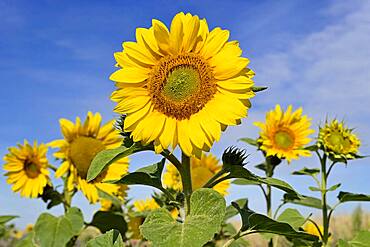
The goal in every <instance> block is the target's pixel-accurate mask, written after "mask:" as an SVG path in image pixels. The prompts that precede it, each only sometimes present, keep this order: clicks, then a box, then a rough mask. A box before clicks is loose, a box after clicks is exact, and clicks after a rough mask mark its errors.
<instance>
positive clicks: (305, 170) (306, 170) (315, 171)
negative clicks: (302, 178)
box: [292, 167, 320, 176]
mask: <svg viewBox="0 0 370 247" xmlns="http://www.w3.org/2000/svg"><path fill="white" fill-rule="evenodd" d="M319 172H320V169H317V168H307V167H304V168H303V169H301V170H299V171H294V172H293V173H292V174H293V175H308V176H314V175H316V174H318V173H319Z"/></svg>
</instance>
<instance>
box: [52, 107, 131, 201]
mask: <svg viewBox="0 0 370 247" xmlns="http://www.w3.org/2000/svg"><path fill="white" fill-rule="evenodd" d="M101 120H102V118H101V116H100V114H99V113H96V114H95V115H94V114H93V113H91V112H88V114H87V117H86V120H85V122H84V123H83V124H82V123H81V120H80V118H78V117H77V118H76V123H73V122H71V121H69V120H67V119H60V121H59V122H60V128H61V130H62V134H63V136H64V139H61V140H55V141H53V142H51V143H50V144H49V145H50V146H51V147H54V148H59V150H58V151H57V152H55V153H54V156H55V157H56V158H59V159H62V160H63V163H62V165H61V166H60V167H59V168H58V170H57V171H56V173H55V176H56V177H60V176H63V175H64V174H67V176H68V189H69V190H73V188H74V187H77V189H79V190H81V191H82V193H83V194H84V195H85V196H86V198H87V199H88V200H89V202H90V203H96V202H97V201H98V199H99V196H98V190H102V191H104V192H106V193H109V194H111V195H116V196H122V193H124V190H125V188H126V187H122V186H119V185H114V184H108V183H104V182H105V181H109V180H117V179H120V178H121V177H122V176H123V175H124V174H126V173H127V171H128V162H129V160H128V158H123V159H120V160H118V161H116V162H114V163H113V164H111V165H110V166H109V167H108V168H107V169H106V170H105V171H103V173H101V174H100V175H99V176H98V177H97V178H95V179H94V180H93V181H92V182H90V183H88V182H87V180H86V176H87V171H88V170H89V167H90V164H91V161H92V160H93V158H94V157H95V155H96V154H97V153H99V152H100V151H102V150H105V149H112V148H116V147H119V146H120V145H121V143H122V139H121V137H120V135H119V133H118V131H117V130H116V129H115V128H114V126H113V123H114V120H112V121H110V122H108V123H106V124H105V125H101Z"/></svg>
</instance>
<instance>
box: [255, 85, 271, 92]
mask: <svg viewBox="0 0 370 247" xmlns="http://www.w3.org/2000/svg"><path fill="white" fill-rule="evenodd" d="M266 89H268V87H257V86H254V87H252V91H253V92H255V93H257V92H262V91H264V90H266Z"/></svg>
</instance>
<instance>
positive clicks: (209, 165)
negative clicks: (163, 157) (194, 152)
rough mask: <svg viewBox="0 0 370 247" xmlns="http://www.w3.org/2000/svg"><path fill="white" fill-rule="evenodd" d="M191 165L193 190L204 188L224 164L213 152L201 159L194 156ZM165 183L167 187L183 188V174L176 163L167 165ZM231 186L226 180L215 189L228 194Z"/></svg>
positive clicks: (177, 189) (179, 189)
mask: <svg viewBox="0 0 370 247" xmlns="http://www.w3.org/2000/svg"><path fill="white" fill-rule="evenodd" d="M190 166H191V182H192V187H193V190H196V189H199V188H202V187H203V185H205V184H206V183H207V182H208V181H209V179H211V178H212V177H213V176H214V175H215V174H216V173H217V172H219V171H220V170H221V169H222V164H221V163H220V162H219V160H218V159H217V158H216V157H215V156H214V155H212V154H208V155H206V154H203V155H202V158H201V159H197V158H195V157H192V158H191V159H190ZM163 183H164V184H165V185H166V187H167V188H171V189H174V190H176V191H181V190H182V183H181V176H180V173H179V172H178V171H177V169H176V167H175V166H174V165H172V164H168V165H167V167H166V172H165V173H164V174H163ZM229 187H230V181H229V180H225V181H222V182H221V183H218V184H217V185H215V186H214V187H213V189H214V190H216V191H217V192H219V193H220V194H222V195H226V194H227V190H228V188H229Z"/></svg>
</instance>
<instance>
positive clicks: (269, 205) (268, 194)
mask: <svg viewBox="0 0 370 247" xmlns="http://www.w3.org/2000/svg"><path fill="white" fill-rule="evenodd" d="M265 174H266V177H268V178H271V177H272V176H273V175H274V167H273V166H272V164H271V163H270V162H269V161H268V160H267V159H266V171H265ZM265 199H266V209H267V216H268V217H269V218H272V200H271V199H272V189H271V186H270V185H267V187H266V196H265ZM273 246H274V242H273V238H270V240H269V242H268V247H273Z"/></svg>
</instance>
